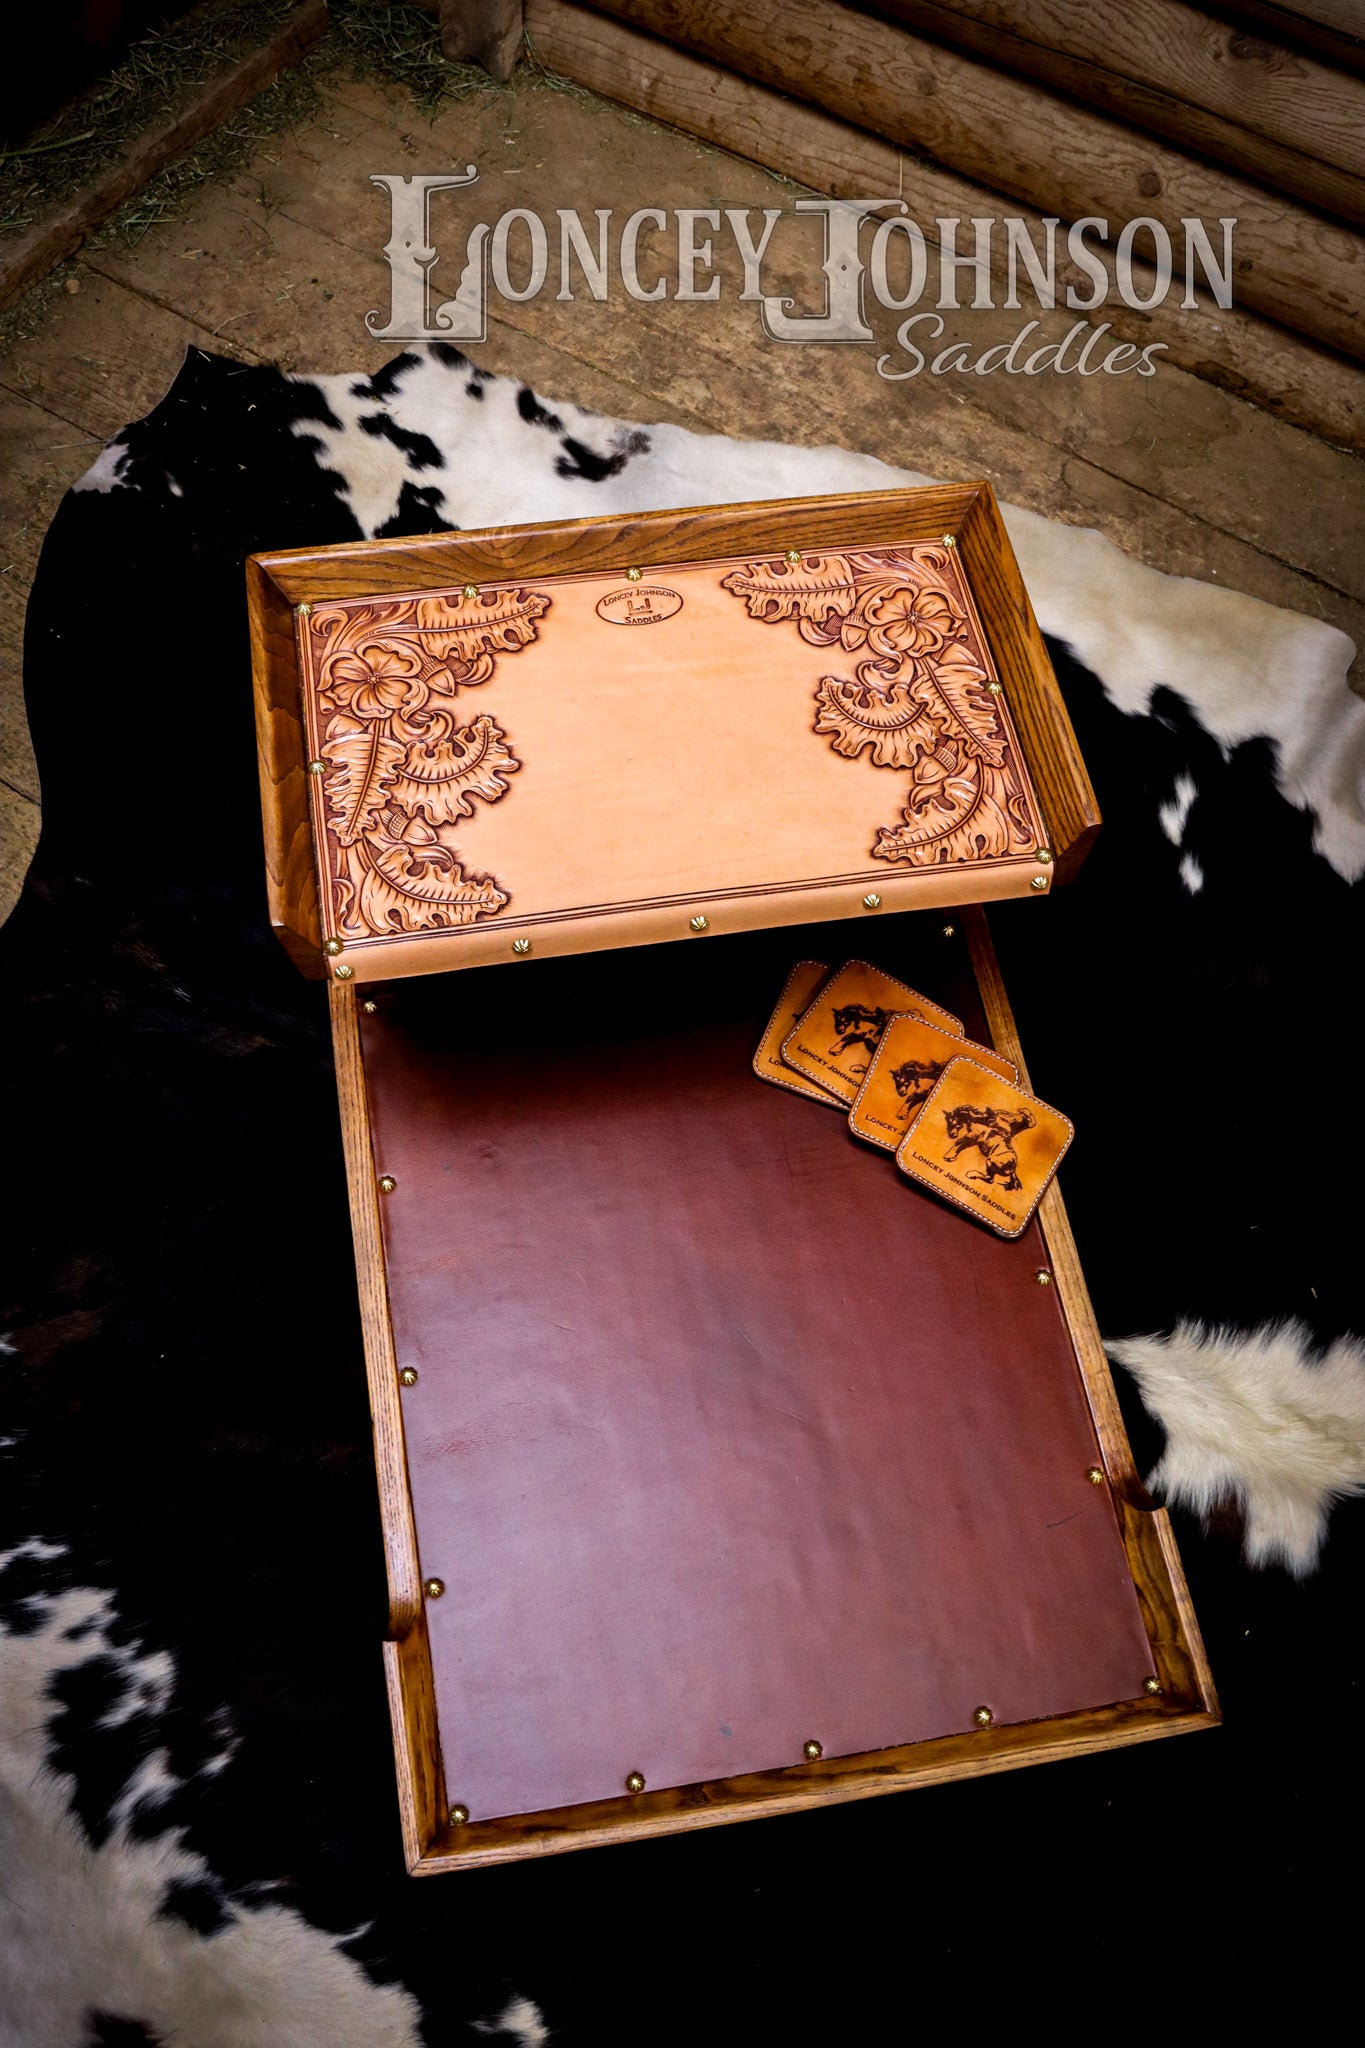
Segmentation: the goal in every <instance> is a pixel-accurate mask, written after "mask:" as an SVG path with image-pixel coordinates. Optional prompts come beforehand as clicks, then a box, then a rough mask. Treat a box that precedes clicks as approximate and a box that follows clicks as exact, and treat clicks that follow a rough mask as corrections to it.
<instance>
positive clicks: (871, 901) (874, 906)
mask: <svg viewBox="0 0 1365 2048" xmlns="http://www.w3.org/2000/svg"><path fill="white" fill-rule="evenodd" d="M881 907H882V899H881V897H880V896H879V895H878V894H877V892H876V890H875V889H869V890H868V892H867V894H866V896H864V898H863V909H864V910H880V909H881Z"/></svg>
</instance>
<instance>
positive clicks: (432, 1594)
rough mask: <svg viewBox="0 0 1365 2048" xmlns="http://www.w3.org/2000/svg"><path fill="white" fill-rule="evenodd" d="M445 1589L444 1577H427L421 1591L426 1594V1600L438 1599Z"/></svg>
mask: <svg viewBox="0 0 1365 2048" xmlns="http://www.w3.org/2000/svg"><path fill="white" fill-rule="evenodd" d="M445 1589H446V1582H445V1580H444V1579H427V1580H426V1581H425V1582H424V1584H423V1586H422V1591H423V1592H424V1593H425V1594H426V1596H427V1598H428V1600H439V1599H440V1597H441V1595H442V1593H444V1591H445Z"/></svg>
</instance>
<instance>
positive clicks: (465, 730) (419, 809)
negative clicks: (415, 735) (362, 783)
mask: <svg viewBox="0 0 1365 2048" xmlns="http://www.w3.org/2000/svg"><path fill="white" fill-rule="evenodd" d="M442 724H443V725H444V726H445V727H446V730H445V731H443V732H438V733H437V736H436V737H435V738H434V739H432V740H430V741H428V742H427V743H426V744H424V745H420V744H419V745H414V746H411V747H409V748H408V750H407V756H406V759H405V760H404V762H403V765H402V768H401V770H400V772H399V773H398V774H397V775H396V776H394V778H393V781H392V784H391V796H392V799H393V801H395V802H396V803H399V804H401V805H402V806H403V808H404V809H405V810H407V811H409V812H411V813H412V815H413V816H421V817H424V818H425V819H426V820H427V822H428V823H429V824H431V825H452V824H454V822H455V820H456V819H457V818H468V817H472V816H473V813H474V799H475V798H476V797H480V798H482V800H483V802H484V803H486V804H495V803H496V802H497V801H498V799H499V797H501V796H505V795H506V794H507V777H508V776H509V775H515V774H516V772H517V770H518V769H519V768H520V766H521V763H520V761H518V759H517V757H516V755H515V754H514V753H513V752H512V751H511V749H510V748H509V747H508V745H507V735H506V733H505V732H504V731H503V730H502V728H501V727H500V726H499V725H497V724H496V723H495V722H494V721H493V719H491V718H490V717H489V716H488V714H487V712H485V713H484V714H483V715H482V716H481V717H479V718H476V719H474V720H473V722H472V723H471V724H469V725H462V726H459V727H457V728H456V729H455V730H454V731H450V730H449V726H450V721H449V720H448V719H444V718H443V719H442Z"/></svg>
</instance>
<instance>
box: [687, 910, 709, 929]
mask: <svg viewBox="0 0 1365 2048" xmlns="http://www.w3.org/2000/svg"><path fill="white" fill-rule="evenodd" d="M688 923H689V926H690V929H691V930H692V931H694V932H707V931H710V929H711V920H710V918H709V917H703V916H702V914H701V912H700V911H698V912H697V914H696V916H695V917H693V918H690V919H689V920H688Z"/></svg>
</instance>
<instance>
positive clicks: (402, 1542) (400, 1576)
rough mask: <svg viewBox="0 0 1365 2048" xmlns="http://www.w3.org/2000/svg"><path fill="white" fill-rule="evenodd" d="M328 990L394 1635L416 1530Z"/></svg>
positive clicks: (339, 994) (407, 1591)
mask: <svg viewBox="0 0 1365 2048" xmlns="http://www.w3.org/2000/svg"><path fill="white" fill-rule="evenodd" d="M328 997H329V999H330V1004H331V1017H332V1055H333V1058H334V1060H335V1063H336V1077H337V1102H338V1105H339V1108H340V1111H341V1140H342V1146H343V1149H344V1152H345V1157H346V1187H347V1193H348V1195H349V1198H350V1206H351V1236H352V1239H353V1241H354V1245H355V1266H356V1278H357V1282H358V1285H359V1290H360V1326H361V1334H362V1336H363V1338H364V1344H365V1370H366V1374H367V1377H368V1379H369V1387H370V1420H371V1422H372V1423H373V1426H374V1458H375V1468H376V1471H377V1474H378V1478H379V1506H380V1513H381V1516H382V1518H383V1524H384V1562H385V1567H386V1570H387V1573H388V1582H389V1633H390V1634H391V1635H392V1636H393V1637H394V1639H395V1640H397V1641H399V1642H402V1641H403V1640H404V1639H405V1638H407V1637H408V1636H409V1635H410V1634H411V1633H412V1631H413V1630H414V1629H415V1628H417V1627H418V1625H419V1623H420V1622H421V1619H422V1599H423V1595H422V1575H421V1565H420V1562H419V1559H418V1554H417V1529H416V1524H415V1523H414V1521H413V1516H412V1501H411V1498H410V1496H409V1493H408V1466H407V1451H406V1449H405V1447H404V1441H403V1407H402V1399H401V1395H400V1392H399V1385H398V1366H397V1362H396V1360H395V1358H394V1349H393V1323H392V1321H391V1319H390V1316H389V1292H388V1283H387V1281H386V1279H385V1277H384V1243H383V1235H382V1230H381V1226H380V1221H379V1201H380V1196H379V1191H378V1184H377V1178H376V1167H375V1161H374V1148H373V1144H372V1142H371V1137H370V1117H369V1108H368V1105H367V1103H366V1098H365V1068H364V1062H363V1059H362V1056H361V1050H360V1028H359V1018H358V1017H357V1015H356V1003H357V1001H358V997H357V994H356V991H355V990H354V989H353V988H349V987H346V986H344V985H342V984H338V983H336V982H333V983H332V984H331V986H330V987H329V989H328Z"/></svg>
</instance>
